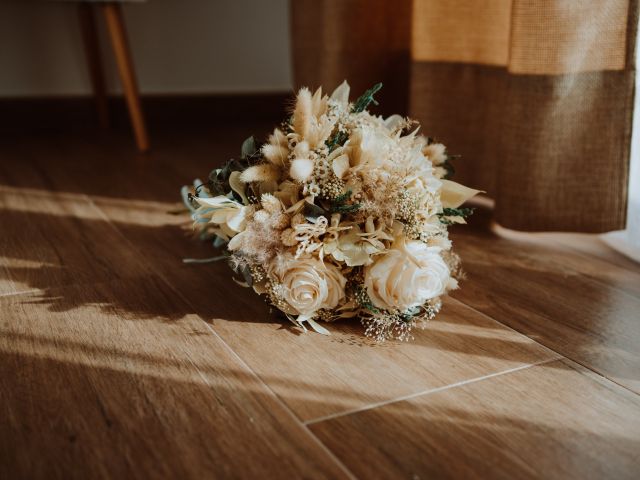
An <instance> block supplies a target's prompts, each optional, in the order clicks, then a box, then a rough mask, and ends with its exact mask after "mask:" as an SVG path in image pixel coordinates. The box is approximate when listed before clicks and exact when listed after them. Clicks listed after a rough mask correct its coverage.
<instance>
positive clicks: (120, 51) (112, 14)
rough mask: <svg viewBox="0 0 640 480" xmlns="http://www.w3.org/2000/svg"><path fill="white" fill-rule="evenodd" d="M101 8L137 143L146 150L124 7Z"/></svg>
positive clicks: (144, 130)
mask: <svg viewBox="0 0 640 480" xmlns="http://www.w3.org/2000/svg"><path fill="white" fill-rule="evenodd" d="M101 8H102V11H103V13H104V16H105V20H106V22H107V30H108V31H109V37H110V38H111V46H112V47H113V53H114V55H115V57H116V63H117V65H118V71H119V73H120V81H121V82H122V88H123V90H124V95H125V98H126V100H127V106H128V108H129V116H130V118H131V124H132V125H133V132H134V134H135V138H136V144H137V146H138V149H139V150H140V151H142V152H144V151H146V150H148V149H149V138H148V136H147V128H146V126H145V121H144V115H143V113H142V106H141V104H140V95H139V93H138V85H137V82H136V75H135V70H134V67H133V60H132V58H131V51H130V49H129V44H128V42H127V34H126V30H125V27H124V19H123V17H122V9H121V8H120V4H118V3H105V4H103V5H101Z"/></svg>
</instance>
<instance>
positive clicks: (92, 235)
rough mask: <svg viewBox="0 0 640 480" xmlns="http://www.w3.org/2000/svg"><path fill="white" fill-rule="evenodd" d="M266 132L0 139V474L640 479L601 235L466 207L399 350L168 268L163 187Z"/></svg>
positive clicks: (619, 263)
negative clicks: (469, 211) (504, 222)
mask: <svg viewBox="0 0 640 480" xmlns="http://www.w3.org/2000/svg"><path fill="white" fill-rule="evenodd" d="M266 127H267V126H266V125H253V126H245V127H244V128H236V127H230V126H224V127H215V128H214V127H211V128H204V127H203V128H201V129H198V130H193V129H178V130H176V129H171V128H167V129H166V130H165V131H162V132H155V135H154V148H155V150H154V151H153V152H152V153H150V154H149V155H147V156H142V155H138V154H136V153H135V151H134V150H133V148H132V146H131V144H130V140H129V138H128V136H127V135H126V132H123V133H117V132H115V133H114V132H111V133H108V134H98V133H95V132H93V131H92V130H90V129H87V130H86V131H85V130H76V131H73V132H68V133H42V132H39V133H37V134H29V135H28V134H18V133H14V134H12V135H11V136H4V137H1V138H0V357H1V359H0V478H1V479H13V478H47V479H52V478H64V479H67V478H129V477H137V478H227V477H228V478H363V479H371V478H408V479H426V478H505V479H512V478H545V479H546V478H562V479H566V478H575V479H588V478H593V479H602V478H610V479H623V478H629V479H631V478H634V479H637V478H640V268H639V266H638V265H636V264H634V263H633V262H631V261H630V260H627V259H625V258H624V257H622V256H620V255H618V254H616V253H615V252H614V251H612V250H610V249H608V247H606V246H605V245H604V244H603V243H601V242H600V241H599V240H598V238H597V237H595V236H588V235H569V234H536V235H527V234H521V233H514V232H508V231H502V230H496V229H495V228H494V229H490V228H489V227H490V224H489V221H488V218H489V214H490V212H480V213H479V215H477V217H476V219H475V220H474V225H473V226H472V227H464V228H459V227H455V229H454V231H455V233H454V235H453V238H454V243H455V246H456V248H457V251H458V253H460V254H461V255H462V257H463V260H464V265H465V267H466V271H467V272H468V278H467V280H466V281H465V282H464V283H463V285H462V289H461V290H459V291H458V292H456V293H455V294H454V295H453V298H450V299H448V300H447V301H446V304H445V308H444V309H443V312H442V314H441V315H440V316H439V317H438V318H437V319H436V320H434V321H433V322H432V323H431V324H430V325H429V327H428V328H427V329H425V330H421V331H418V332H416V335H415V337H416V338H415V340H414V341H413V342H410V343H400V344H397V343H387V344H383V345H374V344H371V343H370V342H369V341H367V340H366V339H364V338H363V336H362V328H361V327H360V326H359V324H357V323H355V324H353V323H340V324H335V325H332V326H331V331H332V335H331V336H330V337H324V336H321V335H318V334H315V333H307V334H301V333H300V332H298V331H296V330H295V329H293V328H292V327H291V326H290V325H289V324H287V323H283V322H282V321H280V320H278V319H276V318H275V317H274V316H272V315H270V313H269V309H268V308H267V306H266V305H265V304H264V303H263V302H262V301H261V300H260V299H259V298H257V297H256V296H254V295H253V294H252V293H251V292H249V291H247V290H245V289H243V288H241V287H239V286H238V285H236V284H234V283H233V282H231V281H229V271H228V269H227V267H226V266H225V265H224V264H221V263H220V264H213V265H185V264H183V263H182V262H181V259H182V258H185V257H207V256H211V255H212V251H211V249H210V247H209V246H208V245H202V244H200V243H198V242H196V241H194V240H193V239H191V238H190V237H189V234H188V229H187V230H185V229H184V228H183V225H184V222H183V220H184V217H178V216H176V215H172V214H170V213H168V212H169V211H170V210H172V209H174V208H175V206H176V203H175V201H176V199H177V198H178V190H179V187H180V186H181V185H182V184H183V183H188V182H190V181H191V180H193V179H194V178H196V177H198V176H200V177H205V176H206V175H207V173H208V171H209V170H210V169H211V168H212V167H214V166H216V165H217V164H219V163H220V162H222V161H224V160H225V159H226V158H228V157H230V156H232V155H235V154H237V153H238V149H239V145H240V143H241V141H242V140H243V139H244V138H245V137H246V136H247V134H250V133H257V134H263V133H265V132H266ZM459 168H464V165H459Z"/></svg>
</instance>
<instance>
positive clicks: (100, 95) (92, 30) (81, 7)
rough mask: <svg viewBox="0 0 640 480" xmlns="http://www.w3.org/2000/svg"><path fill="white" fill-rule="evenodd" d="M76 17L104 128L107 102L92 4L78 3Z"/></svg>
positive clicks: (106, 126) (101, 125)
mask: <svg viewBox="0 0 640 480" xmlns="http://www.w3.org/2000/svg"><path fill="white" fill-rule="evenodd" d="M78 17H79V20H80V29H81V31H82V41H83V43H84V51H85V56H86V57H87V66H88V69H89V78H90V80H91V88H92V90H93V97H94V99H95V103H96V110H97V113H98V121H99V123H100V127H102V128H105V129H106V128H108V127H109V106H108V103H107V94H106V88H105V83H104V72H103V69H102V56H101V55H100V43H99V41H98V33H97V28H96V19H95V17H94V14H93V6H92V5H91V4H90V3H85V2H81V3H78Z"/></svg>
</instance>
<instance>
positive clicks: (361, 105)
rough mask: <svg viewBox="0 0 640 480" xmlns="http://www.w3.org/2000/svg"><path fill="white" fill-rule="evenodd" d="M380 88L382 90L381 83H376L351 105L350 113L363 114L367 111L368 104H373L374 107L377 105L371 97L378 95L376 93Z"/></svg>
mask: <svg viewBox="0 0 640 480" xmlns="http://www.w3.org/2000/svg"><path fill="white" fill-rule="evenodd" d="M381 88H382V82H381V83H376V84H375V85H374V86H373V87H371V88H370V89H369V90H367V91H366V92H364V93H363V94H362V95H361V96H360V98H358V99H357V100H356V101H355V103H354V104H353V107H352V108H351V112H352V113H360V112H363V111H365V110H366V109H367V107H368V106H369V104H370V103H373V104H374V105H378V102H376V100H375V99H374V98H373V96H374V95H375V94H376V93H378V91H380V89H381Z"/></svg>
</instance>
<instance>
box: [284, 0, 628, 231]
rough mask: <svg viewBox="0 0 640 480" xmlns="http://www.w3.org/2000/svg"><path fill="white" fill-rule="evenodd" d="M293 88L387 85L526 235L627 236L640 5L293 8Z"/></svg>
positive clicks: (417, 1)
mask: <svg viewBox="0 0 640 480" xmlns="http://www.w3.org/2000/svg"><path fill="white" fill-rule="evenodd" d="M291 7H292V35H293V55H294V72H295V81H296V84H297V85H298V86H302V85H307V86H310V87H313V86H319V85H323V86H325V87H326V88H327V89H331V88H332V87H335V86H336V85H338V84H339V83H340V82H342V80H343V79H345V78H346V79H347V80H348V81H349V82H350V83H351V85H352V87H353V90H352V91H356V92H357V91H364V90H365V89H366V88H368V87H369V86H371V85H372V84H374V83H376V82H378V81H382V82H384V84H385V88H384V89H383V91H382V92H381V95H380V96H379V98H380V100H381V102H382V111H381V113H392V112H394V111H399V112H405V113H407V114H409V115H410V116H412V117H414V118H416V119H418V120H420V122H421V123H422V125H423V126H422V128H423V132H425V133H427V134H428V135H430V136H434V137H435V138H437V139H438V140H439V141H441V142H443V143H445V144H446V145H447V146H448V148H449V152H450V153H452V154H460V155H462V158H461V159H459V160H458V161H457V163H456V165H457V173H456V179H457V180H458V181H460V182H462V183H464V184H466V185H469V186H472V187H475V188H479V189H482V190H486V191H487V192H488V194H489V195H490V196H491V197H492V198H494V199H495V200H496V210H495V216H496V220H497V221H498V222H499V223H500V224H501V225H503V226H505V227H509V228H514V229H520V230H565V231H584V232H604V231H608V230H617V229H621V228H624V225H625V214H626V202H627V185H628V172H629V152H630V143H631V122H632V113H633V112H632V109H633V95H634V77H635V48H636V45H635V39H636V29H637V23H638V0H529V1H527V0H413V1H411V0H397V1H395V0H394V1H391V0H387V1H385V0H292V2H291Z"/></svg>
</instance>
